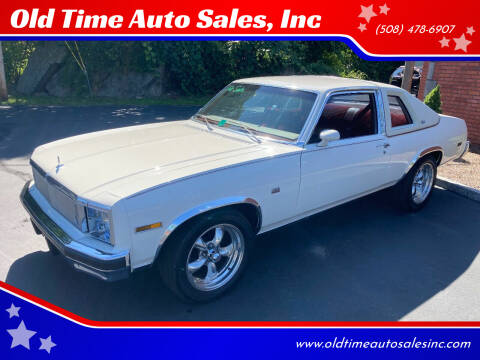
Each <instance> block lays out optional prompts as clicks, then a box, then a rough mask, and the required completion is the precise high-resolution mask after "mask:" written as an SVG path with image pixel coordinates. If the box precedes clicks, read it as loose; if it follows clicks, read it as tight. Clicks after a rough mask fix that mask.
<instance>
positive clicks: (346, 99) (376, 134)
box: [298, 90, 394, 213]
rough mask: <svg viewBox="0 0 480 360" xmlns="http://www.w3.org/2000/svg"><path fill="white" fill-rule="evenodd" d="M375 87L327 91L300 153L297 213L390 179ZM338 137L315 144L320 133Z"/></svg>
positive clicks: (329, 204) (330, 203)
mask: <svg viewBox="0 0 480 360" xmlns="http://www.w3.org/2000/svg"><path fill="white" fill-rule="evenodd" d="M379 96H380V92H379V91H377V90H371V91H370V90H365V91H363V90H362V91H351V92H349V91H342V92H336V93H333V94H331V95H330V96H329V97H328V98H327V100H326V102H325V105H324V108H323V111H322V114H321V116H320V118H319V120H318V122H317V125H316V127H315V129H314V131H313V133H312V135H311V137H310V140H309V141H308V143H307V145H306V146H305V150H304V152H303V154H302V156H301V185H300V193H299V201H298V206H299V213H308V212H312V213H313V212H317V211H320V210H322V209H326V208H329V207H332V206H335V205H337V204H340V203H343V202H346V201H348V200H351V199H354V198H356V197H360V196H362V195H366V194H368V193H369V192H372V191H375V190H377V189H380V188H382V187H386V186H388V185H390V184H393V181H394V179H393V178H392V176H391V171H390V170H391V169H390V163H389V160H390V159H389V151H388V150H389V143H388V139H387V138H386V136H385V134H384V129H383V128H382V125H381V124H383V122H382V121H380V119H383V109H381V108H380V107H379V106H378V104H379V103H380V104H381V102H380V101H381V100H380V98H379ZM326 129H333V130H337V131H338V132H339V133H340V139H339V140H336V141H331V142H329V143H328V144H327V145H326V146H319V145H318V144H319V142H320V140H319V133H320V132H321V131H322V130H326Z"/></svg>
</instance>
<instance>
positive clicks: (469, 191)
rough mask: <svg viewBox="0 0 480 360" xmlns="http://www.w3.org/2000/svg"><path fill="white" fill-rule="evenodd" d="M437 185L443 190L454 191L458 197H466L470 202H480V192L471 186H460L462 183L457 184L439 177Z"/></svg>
mask: <svg viewBox="0 0 480 360" xmlns="http://www.w3.org/2000/svg"><path fill="white" fill-rule="evenodd" d="M435 185H437V186H439V187H441V188H443V189H446V190H449V191H452V192H454V193H457V194H458V195H461V196H463V197H466V198H468V199H470V200H473V201H478V202H480V190H477V189H474V188H472V187H470V186H467V185H463V184H460V183H457V182H455V181H452V180H448V179H445V178H442V177H437V181H436V183H435Z"/></svg>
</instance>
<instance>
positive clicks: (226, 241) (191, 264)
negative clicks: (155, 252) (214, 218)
mask: <svg viewBox="0 0 480 360" xmlns="http://www.w3.org/2000/svg"><path fill="white" fill-rule="evenodd" d="M244 251H245V241H244V238H243V235H242V232H241V231H240V230H239V229H238V228H237V227H235V226H233V225H231V224H219V225H215V226H212V227H211V228H209V229H208V230H206V231H205V232H203V233H202V235H200V236H199V237H198V238H197V240H196V241H195V243H194V244H193V246H192V248H191V249H190V252H189V254H188V257H187V264H186V269H187V278H188V281H189V282H190V284H191V285H192V286H193V287H194V288H196V289H197V290H201V291H211V290H215V289H218V288H220V287H222V286H223V285H225V284H226V283H228V282H229V281H230V280H231V279H232V278H233V276H234V275H235V274H236V273H237V271H238V269H239V268H240V265H241V263H242V259H243V255H244Z"/></svg>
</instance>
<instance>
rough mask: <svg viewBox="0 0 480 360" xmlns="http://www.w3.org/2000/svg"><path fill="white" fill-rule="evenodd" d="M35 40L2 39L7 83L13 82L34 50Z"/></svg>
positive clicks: (20, 73)
mask: <svg viewBox="0 0 480 360" xmlns="http://www.w3.org/2000/svg"><path fill="white" fill-rule="evenodd" d="M35 46H36V41H2V49H3V62H4V64H5V77H6V80H7V84H15V83H16V82H17V81H18V78H19V77H20V75H22V73H23V70H24V69H25V67H26V66H27V63H28V58H29V57H30V55H31V54H32V52H33V51H34V50H35Z"/></svg>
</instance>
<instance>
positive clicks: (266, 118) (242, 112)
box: [197, 83, 316, 141]
mask: <svg viewBox="0 0 480 360" xmlns="http://www.w3.org/2000/svg"><path fill="white" fill-rule="evenodd" d="M315 98H316V94H314V93H311V92H308V91H300V90H294V89H285V88H277V87H273V86H264V85H254V84H242V83H233V84H230V85H229V86H227V87H226V88H225V89H223V90H222V91H221V92H220V93H219V94H218V96H217V97H216V98H215V99H214V100H213V101H212V102H210V103H209V104H208V105H206V106H205V107H204V108H203V109H201V110H200V111H199V112H198V113H197V115H198V116H199V117H201V118H202V120H203V121H205V120H206V121H208V122H209V123H210V124H214V125H216V126H220V127H238V128H239V129H242V128H243V130H246V129H245V128H248V130H250V131H251V132H252V133H254V134H256V135H260V136H267V137H272V138H276V139H281V140H287V141H294V140H297V139H298V136H299V135H300V132H301V131H302V129H303V126H304V125H305V121H306V120H307V117H308V115H309V114H310V111H311V109H312V107H313V103H314V102H315Z"/></svg>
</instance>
